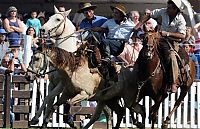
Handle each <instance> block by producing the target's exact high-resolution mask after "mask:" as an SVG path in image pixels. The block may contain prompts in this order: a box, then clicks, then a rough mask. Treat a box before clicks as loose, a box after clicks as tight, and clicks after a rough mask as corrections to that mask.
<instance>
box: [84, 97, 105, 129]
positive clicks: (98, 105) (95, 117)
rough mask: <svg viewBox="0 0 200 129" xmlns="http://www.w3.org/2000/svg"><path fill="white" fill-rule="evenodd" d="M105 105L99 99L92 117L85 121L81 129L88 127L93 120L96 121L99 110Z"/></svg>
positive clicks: (99, 113)
mask: <svg viewBox="0 0 200 129" xmlns="http://www.w3.org/2000/svg"><path fill="white" fill-rule="evenodd" d="M104 107H105V103H104V102H102V101H99V102H98V103H97V106H96V109H95V112H94V114H93V115H92V117H91V118H90V121H89V122H88V123H87V125H86V126H85V127H83V129H88V128H89V127H90V126H91V125H92V124H93V123H94V122H95V121H97V120H98V119H99V117H100V115H101V112H102V111H103V108H104Z"/></svg>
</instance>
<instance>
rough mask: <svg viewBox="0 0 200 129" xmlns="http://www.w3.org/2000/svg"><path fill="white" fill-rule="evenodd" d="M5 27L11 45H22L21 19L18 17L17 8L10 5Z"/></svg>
mask: <svg viewBox="0 0 200 129" xmlns="http://www.w3.org/2000/svg"><path fill="white" fill-rule="evenodd" d="M3 25H4V28H5V30H6V32H7V33H8V34H7V37H8V40H9V43H10V47H19V46H20V33H22V25H21V20H20V19H18V18H17V8H16V7H14V6H10V7H9V8H8V11H7V18H5V20H4V23H3Z"/></svg>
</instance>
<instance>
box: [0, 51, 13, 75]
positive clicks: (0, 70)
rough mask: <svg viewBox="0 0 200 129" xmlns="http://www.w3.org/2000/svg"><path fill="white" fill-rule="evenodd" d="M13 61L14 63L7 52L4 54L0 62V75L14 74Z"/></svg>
mask: <svg viewBox="0 0 200 129" xmlns="http://www.w3.org/2000/svg"><path fill="white" fill-rule="evenodd" d="M14 61H15V58H12V59H11V60H10V56H9V52H6V54H5V55H4V56H3V59H2V61H1V66H0V74H5V73H12V72H14Z"/></svg>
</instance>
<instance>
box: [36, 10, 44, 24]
mask: <svg viewBox="0 0 200 129" xmlns="http://www.w3.org/2000/svg"><path fill="white" fill-rule="evenodd" d="M37 18H38V19H39V20H40V23H41V26H43V25H44V24H45V23H46V19H45V11H44V12H40V13H39V14H38V16H37Z"/></svg>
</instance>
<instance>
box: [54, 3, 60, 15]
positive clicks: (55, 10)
mask: <svg viewBox="0 0 200 129" xmlns="http://www.w3.org/2000/svg"><path fill="white" fill-rule="evenodd" d="M54 13H59V10H58V9H57V8H56V6H55V5H54Z"/></svg>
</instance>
